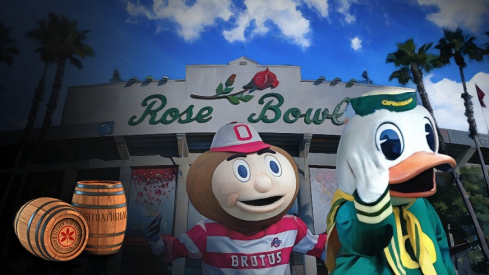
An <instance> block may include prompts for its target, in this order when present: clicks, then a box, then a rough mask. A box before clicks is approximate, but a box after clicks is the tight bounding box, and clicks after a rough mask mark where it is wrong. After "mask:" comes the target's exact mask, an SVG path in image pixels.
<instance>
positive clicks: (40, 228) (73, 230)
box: [14, 197, 88, 261]
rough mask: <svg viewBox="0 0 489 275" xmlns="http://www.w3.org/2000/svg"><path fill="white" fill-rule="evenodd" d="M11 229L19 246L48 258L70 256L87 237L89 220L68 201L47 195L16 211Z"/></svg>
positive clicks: (59, 258)
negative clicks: (47, 196) (12, 228)
mask: <svg viewBox="0 0 489 275" xmlns="http://www.w3.org/2000/svg"><path fill="white" fill-rule="evenodd" d="M14 231H15V235H17V238H18V239H19V241H20V243H21V244H22V246H24V247H25V248H26V249H27V250H28V251H29V252H31V253H32V254H34V255H36V256H38V257H40V258H43V259H45V260H48V261H68V260H71V259H73V258H75V257H76V256H78V255H79V254H80V253H81V252H82V251H83V249H84V248H85V245H86V244H87V241H88V224H87V222H86V221H85V219H84V218H83V217H82V215H81V214H80V213H79V212H78V211H77V210H76V209H75V208H74V207H73V206H71V205H70V204H68V203H65V202H63V201H60V200H58V199H53V198H46V197H43V198H38V199H34V200H31V201H29V202H27V203H26V204H24V205H23V206H22V207H21V208H20V209H19V210H18V211H17V214H16V215H15V219H14Z"/></svg>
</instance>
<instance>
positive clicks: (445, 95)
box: [423, 72, 489, 134]
mask: <svg viewBox="0 0 489 275" xmlns="http://www.w3.org/2000/svg"><path fill="white" fill-rule="evenodd" d="M431 76H432V75H431V74H430V75H427V76H426V77H425V78H424V80H423V81H424V86H425V88H426V91H427V93H428V96H429V98H430V103H431V105H432V107H433V109H434V113H435V118H436V120H437V123H438V126H439V127H440V128H446V129H454V130H461V131H468V129H469V126H468V124H467V117H466V116H465V115H464V112H465V107H464V101H463V99H462V98H461V97H460V95H461V94H462V92H463V87H462V83H459V82H456V81H453V80H449V79H446V78H444V79H442V80H441V81H439V82H437V83H433V82H432V81H431ZM475 84H477V86H479V88H480V89H481V90H482V91H484V92H485V93H486V94H487V95H488V96H486V97H485V98H484V102H485V103H486V105H487V106H489V74H487V73H483V72H480V73H478V74H476V75H475V76H474V77H473V78H472V79H471V80H470V81H468V82H467V92H468V93H469V94H470V95H472V96H473V98H472V103H473V108H474V116H475V120H476V123H477V129H478V131H479V133H481V134H487V133H488V126H487V122H486V121H489V110H488V109H487V108H481V106H480V103H479V100H478V98H477V93H476V90H475Z"/></svg>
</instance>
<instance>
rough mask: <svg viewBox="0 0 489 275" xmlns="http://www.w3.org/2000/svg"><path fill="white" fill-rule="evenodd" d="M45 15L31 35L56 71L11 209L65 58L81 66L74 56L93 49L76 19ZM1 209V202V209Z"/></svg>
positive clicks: (48, 119) (47, 120)
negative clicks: (43, 23) (43, 30)
mask: <svg viewBox="0 0 489 275" xmlns="http://www.w3.org/2000/svg"><path fill="white" fill-rule="evenodd" d="M48 17H49V21H48V23H47V25H44V27H45V28H44V29H45V30H46V32H39V33H37V32H36V30H34V31H33V32H32V33H31V34H32V35H33V36H34V38H40V39H39V42H41V45H42V46H41V48H38V50H37V51H38V52H39V53H40V55H41V59H43V61H49V62H50V61H54V62H56V64H57V67H56V73H55V78H54V81H53V85H52V89H51V95H50V99H49V102H48V104H47V110H46V113H45V115H44V120H43V123H42V126H41V130H40V133H39V136H38V138H37V141H36V145H35V148H34V151H33V152H32V153H31V155H30V156H29V157H28V158H27V161H26V164H25V165H24V166H23V172H22V174H23V176H22V178H21V182H20V184H19V187H18V191H17V196H16V199H15V205H14V208H15V207H17V206H18V204H19V201H20V195H21V193H22V190H23V188H24V185H25V178H26V177H25V175H26V174H27V171H28V168H29V165H30V163H31V162H32V161H33V160H34V159H35V157H36V155H37V153H38V152H39V150H40V149H41V147H42V144H43V142H44V139H45V138H46V135H47V133H48V130H49V127H50V126H51V123H52V116H53V113H54V111H55V109H56V107H57V101H58V98H59V92H60V90H61V86H62V79H63V75H64V70H65V67H66V61H69V62H70V63H71V64H73V65H74V66H75V67H77V68H78V69H81V68H82V67H83V65H82V62H81V61H80V60H79V59H78V58H77V56H78V57H81V58H84V57H86V56H94V51H93V49H92V48H91V47H90V46H89V45H87V44H85V42H84V41H85V40H86V39H87V33H88V32H89V30H83V31H79V30H78V29H77V24H78V21H76V20H73V21H70V20H68V18H66V16H64V15H62V16H61V17H58V16H57V15H54V14H53V13H49V15H48ZM40 26H41V27H40V29H42V28H43V26H42V25H40ZM38 35H39V36H38ZM41 49H42V50H41ZM44 59H46V60H44ZM46 63H48V62H45V64H46ZM41 79H42V78H41ZM6 196H8V193H7V192H6V194H5V195H4V197H6ZM2 203H3V200H2ZM3 208H4V205H2V210H3ZM6 247H8V242H6V243H5V244H4V248H3V251H6Z"/></svg>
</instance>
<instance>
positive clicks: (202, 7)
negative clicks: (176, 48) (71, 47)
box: [126, 0, 328, 48]
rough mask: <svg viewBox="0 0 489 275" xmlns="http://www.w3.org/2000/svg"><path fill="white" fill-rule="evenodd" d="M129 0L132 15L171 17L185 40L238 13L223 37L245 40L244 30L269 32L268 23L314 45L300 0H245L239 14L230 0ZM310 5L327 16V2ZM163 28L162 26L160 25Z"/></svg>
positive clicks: (300, 42) (313, 1)
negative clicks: (189, 0) (148, 1)
mask: <svg viewBox="0 0 489 275" xmlns="http://www.w3.org/2000/svg"><path fill="white" fill-rule="evenodd" d="M134 1H135V0H130V1H128V2H127V7H126V9H127V11H128V12H129V14H130V15H132V16H135V17H137V16H142V17H146V18H148V19H150V20H156V21H159V20H171V21H173V22H175V23H176V24H177V26H178V29H177V32H178V34H179V35H180V36H181V37H182V38H183V39H185V40H186V41H192V40H195V39H197V38H199V37H200V35H201V33H202V32H203V31H204V29H205V27H208V26H213V25H215V24H216V22H217V19H222V20H224V21H229V19H230V18H231V16H233V15H234V16H236V25H235V26H234V27H233V28H231V29H230V30H226V31H223V35H224V38H225V39H226V40H227V41H229V42H234V41H245V40H246V39H247V38H248V37H245V31H246V30H247V29H248V28H250V27H251V26H253V29H252V30H250V31H251V32H250V35H251V37H253V36H255V35H264V34H267V33H268V32H269V31H270V29H269V28H268V27H267V24H268V23H270V22H272V23H273V24H275V25H276V26H277V27H278V29H279V30H280V33H281V34H282V35H283V36H284V37H285V39H287V40H289V41H291V42H292V43H293V44H296V45H299V46H300V47H302V48H307V47H309V46H310V45H311V41H310V39H309V38H308V37H307V36H308V35H309V33H310V32H311V28H310V26H309V20H307V19H305V18H304V17H303V15H302V13H301V12H300V11H299V10H297V7H298V6H299V5H300V4H301V3H300V2H299V1H297V0H274V1H262V0H245V1H244V6H245V7H246V9H245V10H244V11H242V12H241V13H240V14H239V15H236V14H233V12H232V11H233V9H234V8H235V7H234V6H233V5H232V2H231V0H196V1H195V3H194V4H193V5H191V6H188V5H187V4H186V1H185V0H167V1H165V0H153V5H152V6H144V5H143V4H141V3H140V2H139V1H137V2H134ZM304 3H306V4H307V6H308V7H309V8H315V9H317V10H318V11H319V13H320V14H321V16H327V14H328V4H327V2H326V1H321V0H304ZM158 30H160V29H158Z"/></svg>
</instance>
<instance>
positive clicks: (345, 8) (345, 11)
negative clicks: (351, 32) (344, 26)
mask: <svg viewBox="0 0 489 275" xmlns="http://www.w3.org/2000/svg"><path fill="white" fill-rule="evenodd" d="M353 3H357V0H340V1H339V7H338V10H337V11H338V13H340V14H342V15H343V16H344V17H345V20H346V22H347V23H348V24H351V23H353V22H355V21H356V20H357V19H356V17H355V16H354V15H352V14H351V13H350V7H351V4H353Z"/></svg>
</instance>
